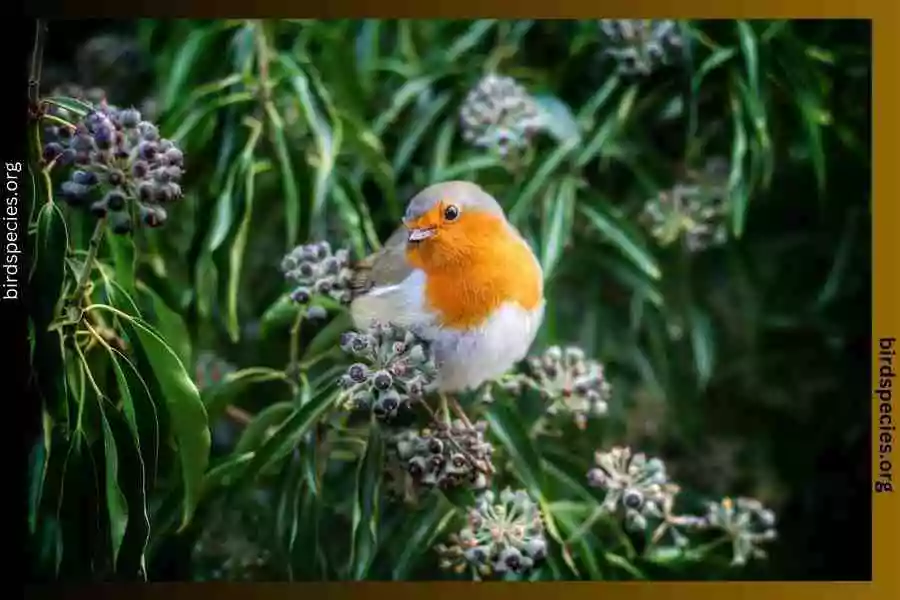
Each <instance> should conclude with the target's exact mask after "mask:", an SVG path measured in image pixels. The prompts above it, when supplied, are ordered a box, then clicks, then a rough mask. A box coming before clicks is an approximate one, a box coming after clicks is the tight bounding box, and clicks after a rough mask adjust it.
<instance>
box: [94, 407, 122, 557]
mask: <svg viewBox="0 0 900 600" xmlns="http://www.w3.org/2000/svg"><path fill="white" fill-rule="evenodd" d="M100 404H101V410H100V417H101V422H102V424H103V449H104V453H105V455H106V469H104V471H105V473H106V509H107V512H108V514H109V535H110V542H111V543H112V553H113V557H112V559H113V566H115V565H116V563H117V562H118V560H119V549H120V548H121V547H122V540H124V539H125V530H126V529H127V527H128V503H127V501H126V500H125V494H123V493H122V488H120V487H119V455H118V451H117V449H116V439H115V437H114V436H113V432H112V429H110V427H109V421H108V420H107V419H106V413H105V412H104V411H103V409H102V401H101V403H100Z"/></svg>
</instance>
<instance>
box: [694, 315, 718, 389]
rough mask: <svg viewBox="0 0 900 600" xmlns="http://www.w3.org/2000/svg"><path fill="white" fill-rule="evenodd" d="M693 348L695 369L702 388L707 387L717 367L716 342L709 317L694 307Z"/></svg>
mask: <svg viewBox="0 0 900 600" xmlns="http://www.w3.org/2000/svg"><path fill="white" fill-rule="evenodd" d="M690 324H691V347H692V348H693V353H694V368H695V370H696V372H697V380H698V382H699V383H700V387H701V388H702V387H706V384H707V383H708V382H709V379H710V377H712V374H713V369H714V367H715V340H714V338H713V327H712V323H711V322H710V318H709V315H707V314H706V313H705V312H703V311H702V310H700V309H699V308H697V307H694V308H693V309H692V310H691V318H690Z"/></svg>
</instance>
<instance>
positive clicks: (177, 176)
mask: <svg viewBox="0 0 900 600" xmlns="http://www.w3.org/2000/svg"><path fill="white" fill-rule="evenodd" d="M165 172H166V176H167V177H168V178H169V181H181V175H182V173H183V171H182V170H181V167H166V169H165Z"/></svg>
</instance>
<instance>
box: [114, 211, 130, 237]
mask: <svg viewBox="0 0 900 600" xmlns="http://www.w3.org/2000/svg"><path fill="white" fill-rule="evenodd" d="M120 216H123V217H124V218H122V219H116V220H114V221H113V222H112V231H113V233H114V234H116V235H125V234H126V233H129V232H130V231H131V219H129V218H128V217H127V216H125V215H120Z"/></svg>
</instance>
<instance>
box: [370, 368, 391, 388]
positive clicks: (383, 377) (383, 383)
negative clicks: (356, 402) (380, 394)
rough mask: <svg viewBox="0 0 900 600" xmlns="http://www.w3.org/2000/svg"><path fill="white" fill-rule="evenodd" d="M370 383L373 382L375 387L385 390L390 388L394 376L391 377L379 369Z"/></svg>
mask: <svg viewBox="0 0 900 600" xmlns="http://www.w3.org/2000/svg"><path fill="white" fill-rule="evenodd" d="M372 383H374V384H375V389H378V390H381V391H386V390H388V389H390V387H391V385H393V383H394V378H393V377H391V374H390V373H388V372H387V371H379V372H378V373H376V374H375V378H374V380H373V381H372Z"/></svg>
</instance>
